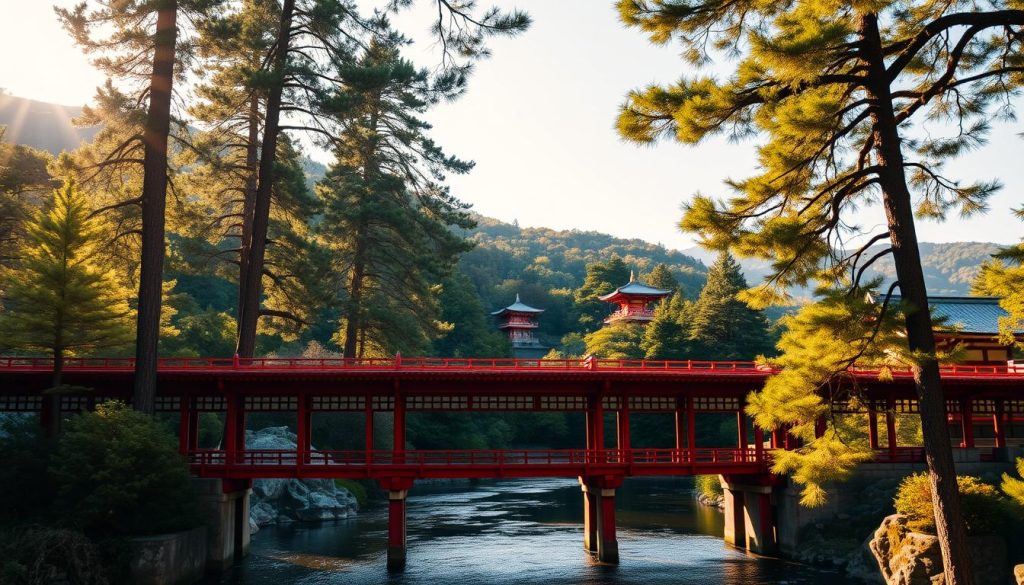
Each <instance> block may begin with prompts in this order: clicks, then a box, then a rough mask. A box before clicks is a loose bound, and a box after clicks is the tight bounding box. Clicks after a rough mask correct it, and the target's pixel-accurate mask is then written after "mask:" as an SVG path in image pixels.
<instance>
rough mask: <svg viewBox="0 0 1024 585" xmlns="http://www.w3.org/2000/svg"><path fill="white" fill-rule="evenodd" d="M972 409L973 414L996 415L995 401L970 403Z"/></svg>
mask: <svg viewBox="0 0 1024 585" xmlns="http://www.w3.org/2000/svg"><path fill="white" fill-rule="evenodd" d="M971 406H972V408H973V409H974V414H995V413H996V401H995V400H975V401H973V402H972V403H971Z"/></svg>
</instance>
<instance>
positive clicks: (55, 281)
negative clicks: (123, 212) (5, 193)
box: [0, 183, 131, 358]
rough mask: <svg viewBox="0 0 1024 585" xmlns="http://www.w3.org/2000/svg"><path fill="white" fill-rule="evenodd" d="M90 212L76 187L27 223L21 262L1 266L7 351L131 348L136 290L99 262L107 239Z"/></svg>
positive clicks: (1, 323)
mask: <svg viewBox="0 0 1024 585" xmlns="http://www.w3.org/2000/svg"><path fill="white" fill-rule="evenodd" d="M90 211H91V210H90V208H89V205H88V202H87V201H86V199H85V197H84V196H83V195H82V193H81V192H79V191H78V189H76V188H75V185H74V184H73V183H68V184H67V185H65V186H64V187H63V188H61V189H59V190H55V191H54V192H53V199H52V203H51V206H50V208H49V209H48V210H45V211H44V210H40V211H39V212H37V213H36V216H35V218H34V219H33V220H32V222H31V223H29V225H28V226H27V233H28V235H27V237H28V240H27V242H26V245H25V246H24V248H23V249H22V250H21V251H20V254H19V255H20V256H21V259H20V261H19V262H18V264H17V265H16V266H15V267H13V268H4V269H0V290H3V291H4V297H5V299H4V300H5V304H6V311H5V312H3V313H0V344H2V345H3V346H6V347H8V348H13V349H17V350H20V351H25V352H46V353H48V354H51V355H53V356H54V357H56V358H60V357H62V356H64V355H65V354H72V355H76V354H79V355H80V354H83V353H88V352H90V351H94V350H97V349H99V350H103V351H105V352H107V353H110V352H112V351H116V350H117V349H119V348H122V347H124V346H126V345H127V344H128V343H130V341H131V311H130V309H129V307H128V302H127V301H128V297H129V295H130V293H128V292H126V291H125V289H124V288H122V286H121V284H120V283H119V282H118V281H117V279H116V277H115V275H114V274H113V273H112V272H110V271H108V270H106V269H105V268H104V267H103V266H101V265H100V264H99V263H98V262H97V259H96V254H97V251H98V248H99V247H100V245H101V244H102V239H101V238H102V235H101V232H100V230H99V226H98V225H97V223H96V222H95V221H94V220H92V219H91V218H90V215H89V214H90Z"/></svg>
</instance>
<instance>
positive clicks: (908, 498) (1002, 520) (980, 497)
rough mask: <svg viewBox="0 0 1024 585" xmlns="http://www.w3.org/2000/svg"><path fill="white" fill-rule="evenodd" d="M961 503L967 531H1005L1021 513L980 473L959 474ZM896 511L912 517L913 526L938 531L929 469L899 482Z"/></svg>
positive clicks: (926, 530) (910, 521)
mask: <svg viewBox="0 0 1024 585" xmlns="http://www.w3.org/2000/svg"><path fill="white" fill-rule="evenodd" d="M957 485H958V487H959V489H960V506H961V511H962V512H963V516H964V522H965V523H966V524H967V532H968V534H992V533H997V532H1002V531H1004V530H1005V529H1007V528H1008V527H1009V524H1010V523H1013V522H1014V521H1015V520H1016V519H1017V518H1019V516H1020V509H1019V507H1018V506H1017V505H1015V504H1014V502H1012V501H1011V500H1009V499H1008V498H1006V497H1005V496H1003V494H1001V493H1000V492H999V490H997V489H996V488H995V487H994V486H991V485H989V484H987V483H983V482H982V481H981V480H980V479H978V478H977V477H971V476H964V475H961V476H958V477H957ZM895 504H896V511H897V512H899V513H900V514H905V515H906V516H907V518H908V519H909V522H908V524H907V525H908V526H909V527H910V529H911V530H915V531H917V532H924V533H928V534H935V516H934V511H933V508H932V487H931V482H930V481H929V479H928V474H927V473H916V474H914V475H911V476H908V477H907V478H905V479H904V480H903V482H902V483H900V487H899V490H897V492H896V499H895Z"/></svg>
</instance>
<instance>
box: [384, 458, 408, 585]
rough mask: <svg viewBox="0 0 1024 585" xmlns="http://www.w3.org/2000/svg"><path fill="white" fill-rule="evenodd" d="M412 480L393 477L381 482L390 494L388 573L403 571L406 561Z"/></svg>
mask: <svg viewBox="0 0 1024 585" xmlns="http://www.w3.org/2000/svg"><path fill="white" fill-rule="evenodd" d="M412 482H413V480H412V478H408V477H393V478H388V479H382V480H380V486H381V487H382V488H384V489H385V490H387V492H388V571H401V570H402V569H404V568H405V559H406V549H407V544H406V542H407V541H406V522H405V518H406V514H405V511H406V499H407V498H408V496H409V489H410V488H411V487H412Z"/></svg>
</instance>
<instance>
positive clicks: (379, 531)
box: [208, 479, 847, 585]
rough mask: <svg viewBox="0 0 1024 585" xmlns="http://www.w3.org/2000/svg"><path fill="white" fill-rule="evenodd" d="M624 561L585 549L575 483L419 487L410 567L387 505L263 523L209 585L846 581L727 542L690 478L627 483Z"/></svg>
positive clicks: (413, 501) (622, 501) (411, 511)
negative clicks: (394, 570)
mask: <svg viewBox="0 0 1024 585" xmlns="http://www.w3.org/2000/svg"><path fill="white" fill-rule="evenodd" d="M617 507H618V512H617V517H618V522H619V531H618V537H619V551H620V556H621V561H622V562H621V564H620V565H619V566H607V565H600V564H598V563H595V562H594V561H593V560H591V559H590V558H589V556H588V555H586V554H585V553H584V552H583V543H582V498H581V496H580V490H579V486H578V484H577V483H576V482H575V481H573V480H562V479H542V480H533V479H531V480H508V481H494V482H481V483H478V484H470V483H466V482H458V483H432V484H418V485H416V486H415V487H414V489H413V491H412V492H411V494H410V497H409V508H408V530H409V552H408V565H407V568H406V570H405V571H404V572H403V573H400V574H390V575H389V574H388V573H387V572H386V571H385V554H386V553H385V538H386V537H385V530H386V523H387V516H386V513H385V512H384V510H383V508H371V509H369V510H366V511H364V512H363V513H362V514H360V516H359V517H358V518H355V519H352V520H347V521H342V522H337V523H329V524H322V525H316V526H310V525H297V524H293V525H287V526H277V527H268V528H264V529H263V530H262V531H260V532H259V533H258V534H256V535H255V537H254V538H253V545H252V554H251V556H250V557H249V558H248V559H246V561H245V562H244V563H243V564H242V565H241V566H239V567H236V568H234V569H233V570H231V571H230V572H228V573H227V574H225V575H223V577H222V578H221V579H217V580H210V581H208V584H209V585H213V584H219V585H269V584H272V583H273V584H278V583H297V584H310V585H313V584H324V585H328V584H330V585H333V584H342V583H344V584H346V585H350V584H363V583H367V584H368V583H393V584H395V585H418V584H428V583H429V584H436V583H444V584H452V585H461V584H471V583H472V584H477V583H493V584H510V585H511V584H517V585H518V584H533V583H536V584H541V583H545V584H546V583H572V584H580V585H584V584H585V585H591V584H593V585H625V584H638V585H639V584H651V585H659V584H670V583H671V584H691V583H692V584H719V583H725V584H743V585H748V584H750V585H755V584H762V583H763V584H768V583H773V584H774V583H790V584H823V583H826V582H827V583H829V585H840V584H843V583H847V581H845V580H844V579H842V577H841V576H838V575H835V574H831V573H826V572H821V571H818V570H816V569H813V568H810V567H806V566H803V565H799V564H795V563H787V562H784V561H778V560H773V559H763V558H757V557H754V556H751V555H747V554H744V553H742V552H740V551H738V550H735V549H732V548H730V547H727V546H725V545H724V544H723V542H722V539H721V536H720V535H721V534H722V522H723V519H722V515H721V514H720V513H718V512H717V511H715V510H711V509H708V508H705V507H702V506H699V505H697V504H696V502H695V501H694V499H693V483H692V481H689V480H686V479H674V480H665V479H631V480H628V481H627V482H626V484H625V485H624V486H623V488H622V489H621V490H619V492H618V506H617Z"/></svg>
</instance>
